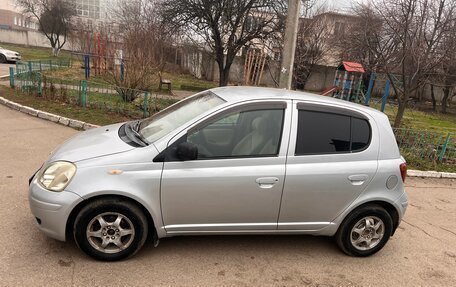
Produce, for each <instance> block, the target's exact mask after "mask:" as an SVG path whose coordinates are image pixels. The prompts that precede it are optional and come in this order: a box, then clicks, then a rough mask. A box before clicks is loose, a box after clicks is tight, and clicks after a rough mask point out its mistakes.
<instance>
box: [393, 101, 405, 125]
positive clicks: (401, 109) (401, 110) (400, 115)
mask: <svg viewBox="0 0 456 287" xmlns="http://www.w3.org/2000/svg"><path fill="white" fill-rule="evenodd" d="M405 108H406V105H405V103H401V102H399V107H398V109H397V113H396V118H395V119H394V127H395V128H398V127H400V126H401V122H402V118H403V117H404V113H405Z"/></svg>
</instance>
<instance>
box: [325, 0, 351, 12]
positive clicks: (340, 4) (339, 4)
mask: <svg viewBox="0 0 456 287" xmlns="http://www.w3.org/2000/svg"><path fill="white" fill-rule="evenodd" d="M319 1H320V2H321V3H325V2H326V3H327V5H328V6H329V8H331V10H337V11H340V12H344V11H347V10H350V8H351V7H352V6H353V4H355V3H358V2H359V0H319Z"/></svg>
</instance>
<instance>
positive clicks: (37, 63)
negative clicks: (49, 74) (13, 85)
mask: <svg viewBox="0 0 456 287" xmlns="http://www.w3.org/2000/svg"><path fill="white" fill-rule="evenodd" d="M71 65H72V61H71V59H65V58H58V59H46V60H34V61H27V62H16V74H24V73H31V72H38V71H39V72H42V71H46V70H56V69H59V68H69V67H71Z"/></svg>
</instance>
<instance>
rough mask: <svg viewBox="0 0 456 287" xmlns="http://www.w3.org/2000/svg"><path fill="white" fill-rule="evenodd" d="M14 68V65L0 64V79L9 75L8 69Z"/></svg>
mask: <svg viewBox="0 0 456 287" xmlns="http://www.w3.org/2000/svg"><path fill="white" fill-rule="evenodd" d="M10 67H16V65H15V64H0V77H2V76H6V75H9V68H10Z"/></svg>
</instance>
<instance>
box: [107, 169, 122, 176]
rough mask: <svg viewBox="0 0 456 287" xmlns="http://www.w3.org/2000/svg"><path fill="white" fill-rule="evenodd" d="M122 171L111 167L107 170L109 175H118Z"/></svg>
mask: <svg viewBox="0 0 456 287" xmlns="http://www.w3.org/2000/svg"><path fill="white" fill-rule="evenodd" d="M122 172H123V170H120V169H112V170H110V171H108V174H110V175H119V174H121V173H122Z"/></svg>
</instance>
